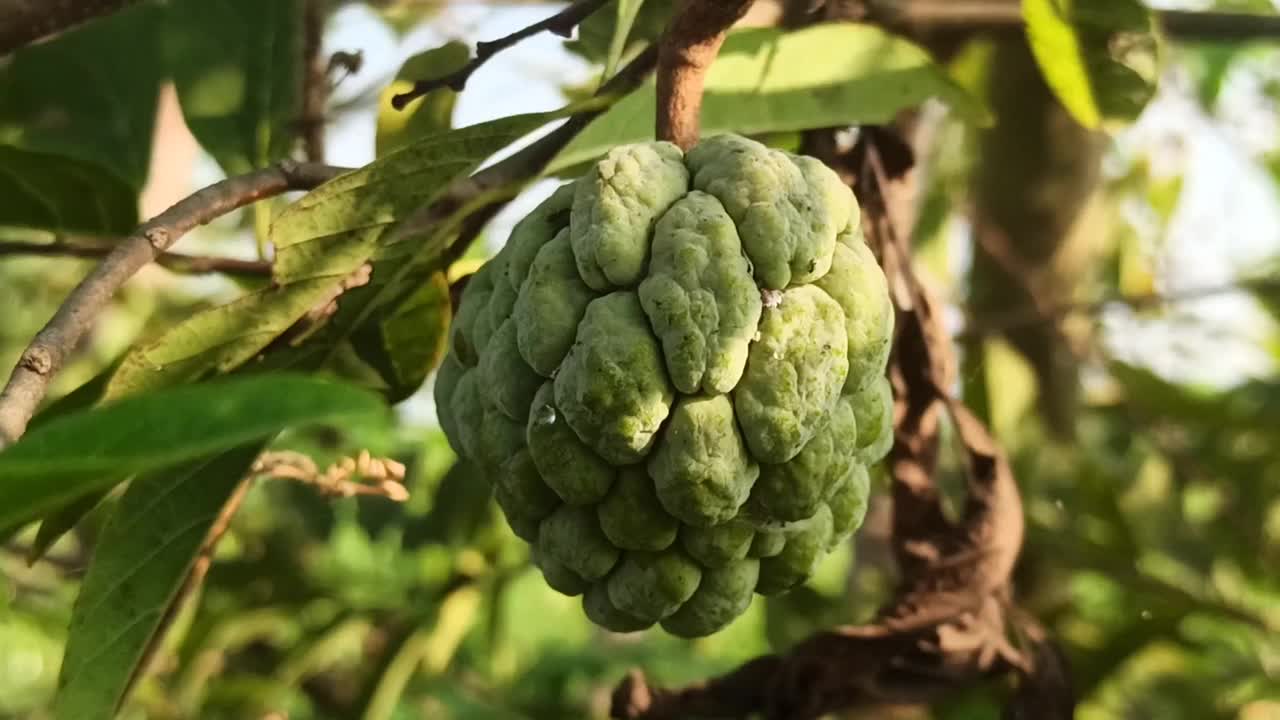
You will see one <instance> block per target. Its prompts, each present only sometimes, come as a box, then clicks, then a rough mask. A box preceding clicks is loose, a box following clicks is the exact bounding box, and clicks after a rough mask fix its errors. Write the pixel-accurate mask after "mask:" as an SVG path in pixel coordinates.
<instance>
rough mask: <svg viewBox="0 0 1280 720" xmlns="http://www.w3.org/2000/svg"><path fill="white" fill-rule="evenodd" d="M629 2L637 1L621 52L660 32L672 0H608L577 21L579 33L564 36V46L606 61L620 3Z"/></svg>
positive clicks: (610, 48) (635, 46)
mask: <svg viewBox="0 0 1280 720" xmlns="http://www.w3.org/2000/svg"><path fill="white" fill-rule="evenodd" d="M630 4H634V5H636V6H637V10H636V11H635V17H634V19H633V21H632V23H631V27H630V28H629V31H628V32H626V33H625V35H626V37H624V38H623V40H624V42H623V43H622V53H621V54H622V56H626V55H627V54H628V53H629V52H631V51H632V50H635V49H636V48H637V47H639V46H640V45H642V44H644V43H648V42H651V41H653V40H655V39H656V38H657V37H658V36H659V35H661V34H662V30H663V28H665V27H666V25H667V21H668V20H669V19H670V17H671V9H672V2H671V0H643V1H642V2H633V0H610V2H608V3H606V4H605V5H604V7H602V8H600V9H599V10H597V11H595V12H594V13H592V14H591V15H590V16H588V17H587V19H586V20H583V21H582V23H581V24H579V25H578V36H577V37H576V38H574V39H573V40H566V41H565V43H564V46H565V48H566V49H567V50H569V51H570V52H573V53H576V54H577V55H579V56H581V57H582V58H584V59H586V60H589V61H590V62H593V63H602V64H607V63H608V60H609V55H610V53H611V52H612V50H613V44H614V42H615V40H616V38H617V37H618V29H619V25H618V21H619V20H620V19H621V17H622V16H623V14H624V10H625V8H623V7H622V6H623V5H630ZM605 77H608V74H606V75H605Z"/></svg>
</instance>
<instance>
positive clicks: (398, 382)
mask: <svg viewBox="0 0 1280 720" xmlns="http://www.w3.org/2000/svg"><path fill="white" fill-rule="evenodd" d="M452 312H453V309H452V305H451V303H450V299H449V281H448V278H447V277H446V276H445V274H444V273H443V272H437V273H435V274H434V275H432V276H431V278H430V279H429V280H428V281H427V282H425V283H423V284H422V286H421V287H419V288H418V289H417V290H415V291H414V293H413V294H412V295H410V296H409V298H408V299H407V300H405V301H404V302H403V303H401V304H400V305H399V306H398V307H395V308H394V311H393V312H392V313H391V314H390V316H389V317H387V318H386V319H384V320H382V321H381V322H378V323H369V324H367V325H365V326H363V327H362V328H360V329H359V330H357V332H356V333H355V334H353V336H352V342H353V344H354V346H355V350H356V352H357V353H358V354H359V355H360V357H361V359H363V360H364V361H365V362H367V363H369V365H371V366H372V367H373V368H374V369H375V370H377V372H378V374H379V375H380V376H381V377H382V379H383V381H384V382H385V383H386V385H387V388H388V400H389V401H390V402H393V403H395V402H400V401H401V400H404V399H405V398H407V397H409V396H410V395H412V394H413V393H414V392H416V391H417V390H418V388H419V387H421V386H422V383H423V382H424V381H425V380H426V379H427V376H428V375H430V374H431V371H432V370H435V368H436V366H437V365H439V364H440V360H441V359H443V357H444V352H445V349H446V347H447V343H448V334H449V321H450V318H451V316H452Z"/></svg>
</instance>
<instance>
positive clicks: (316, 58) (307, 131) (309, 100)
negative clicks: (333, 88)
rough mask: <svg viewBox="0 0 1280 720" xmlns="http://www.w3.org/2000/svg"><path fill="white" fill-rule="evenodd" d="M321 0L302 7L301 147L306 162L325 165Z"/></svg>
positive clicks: (326, 72) (325, 84)
mask: <svg viewBox="0 0 1280 720" xmlns="http://www.w3.org/2000/svg"><path fill="white" fill-rule="evenodd" d="M326 5H327V3H326V2H325V1H324V0H305V1H304V3H303V6H302V62H303V69H302V146H303V152H304V153H305V154H306V158H307V160H309V161H310V162H316V163H322V162H324V125H325V118H324V110H325V103H326V102H327V101H328V99H329V66H330V61H329V60H326V59H325V58H324V57H323V56H322V55H321V50H322V49H323V44H324V9H325V6H326Z"/></svg>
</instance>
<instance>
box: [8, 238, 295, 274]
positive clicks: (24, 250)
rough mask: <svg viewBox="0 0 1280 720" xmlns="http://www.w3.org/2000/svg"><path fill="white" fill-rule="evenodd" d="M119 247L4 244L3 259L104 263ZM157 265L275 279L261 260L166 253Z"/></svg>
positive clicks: (180, 270)
mask: <svg viewBox="0 0 1280 720" xmlns="http://www.w3.org/2000/svg"><path fill="white" fill-rule="evenodd" d="M117 244H118V243H114V242H113V243H110V244H107V243H100V242H95V243H85V242H78V241H77V242H72V241H67V240H58V241H55V242H49V243H40V242H27V241H24V240H0V257H4V256H6V255H8V256H24V255H25V256H29V257H68V258H80V259H95V260H101V259H102V258H104V257H106V256H107V255H110V254H111V252H112V251H113V250H115V248H116V245H117ZM155 262H156V264H157V265H159V266H160V267H163V268H165V269H166V270H172V271H173V272H177V273H184V274H191V275H200V274H207V273H222V274H224V275H235V276H239V277H258V278H267V277H271V263H268V262H263V261H261V260H240V259H238V258H224V257H210V256H205V255H187V254H185V253H175V252H166V253H161V254H160V255H158V256H157V257H156V260H155Z"/></svg>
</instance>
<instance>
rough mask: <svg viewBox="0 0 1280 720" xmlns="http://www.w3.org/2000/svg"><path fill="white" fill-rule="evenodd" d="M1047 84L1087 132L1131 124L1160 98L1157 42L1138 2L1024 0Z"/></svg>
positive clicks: (1034, 49) (1148, 16)
mask: <svg viewBox="0 0 1280 720" xmlns="http://www.w3.org/2000/svg"><path fill="white" fill-rule="evenodd" d="M1022 14H1023V17H1024V19H1025V20H1026V26H1027V38H1028V39H1029V40H1030V43H1031V50H1032V52H1033V53H1034V54H1035V57H1036V62H1037V63H1039V65H1040V70H1041V72H1043V73H1044V77H1045V81H1046V82H1047V83H1048V85H1049V87H1050V88H1052V89H1053V92H1054V94H1055V95H1057V97H1058V100H1059V101H1060V102H1061V103H1062V104H1063V106H1064V107H1066V108H1067V110H1068V111H1070V112H1071V114H1072V116H1074V117H1075V118H1076V120H1077V121H1078V122H1079V123H1080V124H1081V125H1083V126H1085V127H1087V128H1097V127H1099V126H1100V125H1101V124H1102V123H1103V122H1104V121H1109V120H1115V121H1132V120H1134V119H1136V118H1137V117H1138V115H1139V114H1140V113H1141V112H1142V109H1143V108H1144V107H1146V104H1147V102H1148V101H1149V100H1150V99H1151V98H1152V97H1153V96H1154V95H1155V89H1156V88H1155V85H1156V80H1155V76H1156V73H1157V67H1156V65H1157V62H1158V61H1157V57H1156V55H1157V52H1156V51H1157V42H1156V38H1155V35H1154V33H1153V25H1152V20H1151V13H1150V11H1149V10H1147V9H1146V7H1144V6H1143V5H1142V4H1141V3H1139V2H1138V1H1137V0H1069V1H1068V0H1023V2H1022Z"/></svg>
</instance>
